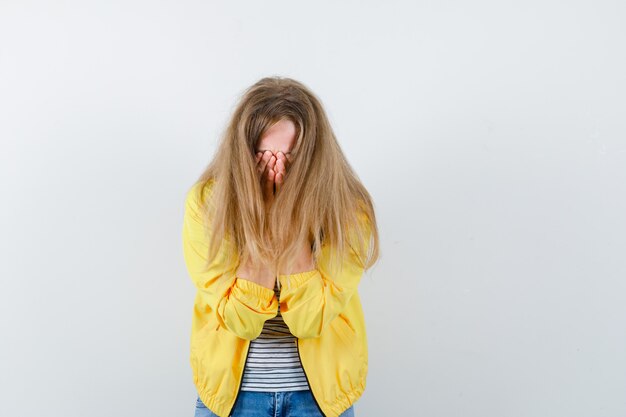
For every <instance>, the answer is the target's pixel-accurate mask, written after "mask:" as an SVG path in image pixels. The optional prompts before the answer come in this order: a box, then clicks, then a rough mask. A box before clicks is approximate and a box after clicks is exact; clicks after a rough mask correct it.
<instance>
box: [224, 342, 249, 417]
mask: <svg viewBox="0 0 626 417" xmlns="http://www.w3.org/2000/svg"><path fill="white" fill-rule="evenodd" d="M249 352H250V341H248V347H247V348H246V359H245V360H244V361H243V368H242V369H241V375H239V387H238V388H237V395H235V401H234V402H233V406H232V407H231V408H230V411H229V412H228V416H229V417H230V415H231V413H232V412H233V409H234V408H235V404H236V403H237V398H239V393H240V392H241V386H242V385H243V373H244V371H245V370H246V362H248V353H249Z"/></svg>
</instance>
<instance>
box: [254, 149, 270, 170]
mask: <svg viewBox="0 0 626 417" xmlns="http://www.w3.org/2000/svg"><path fill="white" fill-rule="evenodd" d="M272 156H273V155H272V153H271V152H270V151H265V152H263V156H262V157H261V160H260V161H259V164H258V165H257V168H258V170H259V172H260V173H261V174H265V171H266V168H267V164H268V163H269V161H270V159H271V158H272Z"/></svg>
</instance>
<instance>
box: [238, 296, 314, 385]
mask: <svg viewBox="0 0 626 417" xmlns="http://www.w3.org/2000/svg"><path fill="white" fill-rule="evenodd" d="M274 292H275V293H276V297H278V296H279V291H278V287H277V286H275V287H274ZM296 343H297V339H296V337H295V336H294V335H292V334H291V332H290V331H289V328H288V327H287V324H285V321H284V320H283V317H282V316H281V314H280V306H279V307H278V314H277V315H276V317H273V318H271V319H269V320H266V321H265V324H264V325H263V330H262V331H261V334H260V335H259V337H257V338H256V339H254V340H251V341H250V350H249V352H248V359H247V360H246V365H245V367H244V370H243V380H242V382H241V390H243V391H271V392H276V391H302V390H308V389H309V384H308V383H307V381H306V377H305V375H304V371H303V369H302V364H301V363H300V359H299V358H298V351H297V346H296Z"/></svg>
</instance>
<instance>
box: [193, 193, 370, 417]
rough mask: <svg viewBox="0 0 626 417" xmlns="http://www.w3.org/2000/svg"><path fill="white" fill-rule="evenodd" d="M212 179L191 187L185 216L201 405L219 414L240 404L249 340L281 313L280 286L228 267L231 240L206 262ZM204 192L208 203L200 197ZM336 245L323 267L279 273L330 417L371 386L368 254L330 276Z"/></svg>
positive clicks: (289, 315)
mask: <svg viewBox="0 0 626 417" xmlns="http://www.w3.org/2000/svg"><path fill="white" fill-rule="evenodd" d="M211 184H212V182H209V183H208V184H207V185H206V186H204V187H203V189H202V193H198V192H199V191H200V190H199V189H198V187H200V186H201V183H196V184H195V185H194V186H193V187H191V188H190V190H189V191H188V192H187V195H186V199H185V214H184V220H183V232H182V239H183V253H184V259H185V263H186V266H187V271H188V272H189V276H190V277H191V280H192V282H193V283H194V285H195V287H196V289H197V292H196V296H195V300H194V307H193V317H192V327H191V352H190V353H191V354H190V363H191V369H192V374H193V381H194V384H195V386H196V389H197V391H198V395H199V397H200V399H201V400H202V402H203V403H204V404H205V405H206V406H207V407H208V408H209V409H210V410H211V411H213V412H214V413H215V414H217V415H219V416H220V417H228V416H229V415H230V412H231V410H232V408H233V406H234V404H235V401H236V399H237V395H238V394H239V388H240V386H241V378H242V374H243V370H244V365H245V362H246V359H247V353H248V347H249V345H250V340H252V339H255V338H256V337H258V336H259V334H260V333H261V330H262V328H263V324H264V323H265V321H266V320H268V319H270V318H272V317H274V316H276V315H277V313H278V303H279V301H278V299H277V298H276V295H275V293H274V290H272V289H269V288H267V287H264V286H262V285H259V284H256V283H254V282H252V281H248V280H244V279H239V278H237V277H236V276H235V270H236V269H237V265H232V264H231V265H227V264H226V262H225V260H226V258H225V254H226V253H227V252H226V251H228V250H232V247H230V246H229V245H230V243H229V241H228V240H226V239H225V240H224V242H223V243H222V244H221V247H220V251H219V253H218V255H217V256H216V257H215V258H214V259H212V260H211V262H210V263H209V265H208V267H207V266H205V263H206V261H207V251H208V240H207V238H206V235H205V232H204V224H203V222H202V220H201V219H202V217H201V214H200V213H201V211H200V210H201V205H203V204H205V202H207V201H208V200H207V198H208V197H209V195H210V190H211ZM198 196H200V197H201V200H199V199H198ZM328 251H329V248H328V247H324V245H323V246H322V256H321V257H320V259H318V263H317V269H314V270H311V271H306V272H300V273H295V274H291V275H279V277H278V280H279V281H280V284H281V291H280V311H281V314H282V316H283V319H284V320H285V323H286V324H287V326H288V327H289V329H290V330H291V333H293V335H294V336H296V338H297V347H298V353H299V355H300V360H301V362H302V367H303V368H304V371H305V375H306V377H307V380H308V383H309V386H310V388H311V392H312V394H313V397H314V398H315V400H316V402H317V405H318V406H319V408H320V410H321V412H322V413H323V414H324V415H325V416H327V417H336V416H339V415H340V414H341V413H342V412H343V411H345V410H346V409H347V408H348V407H350V406H351V405H352V404H353V403H354V402H355V401H356V400H357V399H358V398H359V397H360V396H361V395H362V393H363V391H364V390H365V380H366V376H367V368H368V352H367V337H366V333H365V322H364V316H363V310H362V308H361V301H360V298H359V294H358V292H357V286H358V284H359V281H360V279H361V276H362V275H363V272H364V270H363V267H362V263H361V262H360V261H359V259H363V257H364V255H363V254H361V255H360V257H359V255H358V254H356V253H354V251H351V252H350V254H351V255H350V256H348V257H346V258H344V260H343V261H342V264H343V271H342V273H341V274H340V275H339V276H335V277H332V278H331V277H329V276H328V275H327V274H326V272H325V271H326V270H329V268H328V263H327V261H328V253H329V252H328Z"/></svg>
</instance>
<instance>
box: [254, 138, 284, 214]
mask: <svg viewBox="0 0 626 417" xmlns="http://www.w3.org/2000/svg"><path fill="white" fill-rule="evenodd" d="M291 160H292V158H291V154H288V155H286V154H284V153H283V152H281V151H278V152H277V153H276V155H274V154H273V153H272V152H271V151H269V150H267V151H265V152H257V153H256V167H257V171H258V172H259V173H260V174H261V189H262V191H263V199H264V201H265V204H266V206H269V205H271V204H272V202H273V201H274V195H275V192H274V187H276V192H278V191H279V190H280V187H281V185H282V184H283V182H284V179H285V175H286V173H287V167H288V166H289V165H291Z"/></svg>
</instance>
